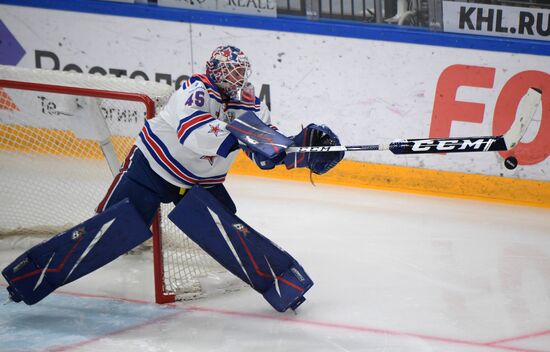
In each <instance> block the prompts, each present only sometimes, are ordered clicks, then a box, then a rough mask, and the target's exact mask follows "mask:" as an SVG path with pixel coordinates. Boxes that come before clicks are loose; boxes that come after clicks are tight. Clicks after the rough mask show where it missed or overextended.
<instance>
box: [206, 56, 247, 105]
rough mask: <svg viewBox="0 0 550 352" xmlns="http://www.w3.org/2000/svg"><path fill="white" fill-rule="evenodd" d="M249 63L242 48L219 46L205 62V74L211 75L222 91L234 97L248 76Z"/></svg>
mask: <svg viewBox="0 0 550 352" xmlns="http://www.w3.org/2000/svg"><path fill="white" fill-rule="evenodd" d="M250 72H251V71H250V63H249V61H248V58H247V57H246V55H245V54H244V53H243V52H242V50H240V49H238V48H235V47H233V46H220V47H218V48H216V49H215V50H214V52H213V53H212V56H211V57H210V60H208V61H207V62H206V74H207V75H209V76H211V77H212V78H213V79H214V81H215V82H216V85H217V86H218V87H219V88H220V89H221V90H222V93H224V94H225V95H227V96H228V97H230V98H233V97H235V96H236V95H237V94H238V92H239V91H240V90H241V89H242V88H243V87H244V86H245V85H246V83H247V81H248V77H250Z"/></svg>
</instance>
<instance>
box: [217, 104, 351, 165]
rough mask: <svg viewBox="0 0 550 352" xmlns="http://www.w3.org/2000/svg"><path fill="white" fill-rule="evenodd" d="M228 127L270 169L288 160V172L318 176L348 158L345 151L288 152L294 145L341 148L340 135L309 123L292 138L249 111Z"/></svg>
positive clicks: (322, 126) (286, 163) (325, 127)
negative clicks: (305, 170)
mask: <svg viewBox="0 0 550 352" xmlns="http://www.w3.org/2000/svg"><path fill="white" fill-rule="evenodd" d="M227 128H228V130H229V131H231V133H232V134H233V135H235V137H236V138H237V139H239V141H240V142H241V143H242V144H243V145H244V146H245V147H244V148H243V149H245V150H246V149H249V150H251V151H253V152H254V153H255V154H254V155H255V156H261V157H262V159H261V161H260V162H265V164H266V165H267V166H271V165H273V164H274V165H277V164H278V163H281V161H284V163H285V165H286V167H287V168H288V169H293V168H300V167H307V168H309V169H310V170H311V171H312V172H314V173H316V174H324V173H326V172H327V171H329V170H330V169H331V168H333V167H334V166H336V165H337V164H338V163H339V162H340V161H341V160H342V159H343V157H344V152H329V153H315V152H306V153H290V154H287V153H286V149H287V148H288V147H290V146H312V145H313V146H318V145H341V144H340V141H339V139H338V136H336V134H335V133H334V132H333V131H332V130H331V129H330V128H329V127H327V126H324V125H321V126H319V125H316V124H309V125H308V126H307V127H306V128H304V129H303V130H302V131H301V132H300V133H298V134H297V135H296V136H294V137H291V138H288V137H286V136H284V135H282V134H281V133H279V132H277V131H275V130H273V129H272V128H271V127H269V126H268V125H267V124H265V123H264V122H263V121H261V120H260V118H258V116H257V115H256V114H254V113H252V112H247V113H245V114H243V115H241V116H240V117H239V118H237V119H235V120H234V121H232V122H231V123H229V124H228V126H227ZM266 159H267V161H266ZM257 163H258V162H257ZM274 165H273V166H272V167H274ZM260 167H262V166H261V165H260ZM265 168H268V167H265Z"/></svg>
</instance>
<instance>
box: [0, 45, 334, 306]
mask: <svg viewBox="0 0 550 352" xmlns="http://www.w3.org/2000/svg"><path fill="white" fill-rule="evenodd" d="M249 75H250V64H249V61H248V58H247V56H246V55H245V54H244V53H243V51H241V50H240V49H238V48H236V47H233V46H220V47H218V48H216V49H215V50H214V51H213V53H212V55H211V57H210V59H209V60H208V61H207V63H206V72H205V74H195V75H193V76H191V77H190V78H189V79H188V80H187V81H186V82H184V83H183V84H182V86H181V88H180V89H178V90H177V91H176V92H174V94H173V95H172V96H171V98H170V100H169V102H168V103H167V105H166V106H165V108H164V109H163V110H162V111H161V112H160V113H159V114H158V115H157V116H155V117H154V118H153V119H150V120H148V121H146V122H145V124H144V126H143V128H142V129H141V132H140V133H139V135H138V137H137V138H136V142H135V145H134V147H133V148H132V150H131V151H130V152H129V154H128V155H127V157H126V160H125V161H124V162H123V164H122V165H121V168H120V171H119V173H118V174H117V175H116V177H115V178H114V180H113V182H112V184H111V186H110V187H109V189H108V191H107V194H106V195H105V197H104V199H103V200H102V201H101V202H100V204H99V205H98V207H97V209H96V212H97V215H96V216H94V217H92V218H91V219H89V220H87V221H84V222H83V223H81V224H79V225H78V226H75V227H73V228H71V229H69V230H67V231H65V232H63V233H60V234H58V235H56V236H54V237H53V238H51V239H49V240H47V241H45V242H43V243H41V244H38V245H36V246H35V247H33V248H31V249H29V250H28V251H26V252H25V253H23V254H22V255H21V256H19V257H18V258H16V259H15V260H14V261H13V262H12V263H11V264H10V265H8V266H7V267H6V268H5V269H4V270H3V271H2V274H3V276H4V277H5V279H6V280H7V282H8V284H9V286H8V288H7V290H8V291H9V294H10V298H11V299H12V300H13V301H15V302H19V301H24V302H25V303H27V304H29V305H32V304H35V303H37V302H39V301H40V300H41V299H43V298H44V297H46V296H47V295H48V294H50V293H51V292H53V291H54V290H55V289H57V288H58V287H60V286H62V285H65V284H67V283H69V282H72V281H74V280H76V279H78V278H80V277H82V276H84V275H86V274H88V273H90V272H92V271H94V270H96V269H98V268H100V267H102V266H104V265H105V264H107V263H109V262H111V261H112V260H114V259H116V258H117V257H119V256H120V255H122V254H124V253H126V252H127V251H129V250H131V249H132V248H134V247H136V246H137V245H139V244H140V243H142V242H143V241H145V240H147V239H149V238H150V237H151V232H150V230H149V228H150V225H151V223H152V221H153V218H154V216H155V213H156V211H157V209H158V208H159V206H160V204H161V203H174V204H175V205H176V207H175V209H174V210H173V211H172V212H171V213H170V215H169V218H170V219H171V221H172V222H174V223H175V224H176V225H177V226H178V227H179V228H181V229H182V230H183V231H184V232H185V233H186V234H187V235H188V236H189V237H190V238H191V239H192V240H193V241H195V242H196V243H197V244H198V245H199V246H200V247H201V248H203V249H204V250H205V251H206V252H207V253H208V254H210V255H211V256H212V257H213V258H214V259H215V260H217V261H218V262H219V263H220V264H221V265H223V266H224V267H225V268H227V269H228V270H229V271H230V272H231V273H233V274H234V275H236V276H237V277H239V278H240V279H241V280H243V281H244V282H246V283H247V284H248V285H250V287H252V288H253V289H254V290H256V291H258V292H259V293H260V294H262V295H263V297H264V298H265V299H266V300H267V301H268V303H269V304H271V305H272V306H273V308H275V309H276V310H277V311H281V312H284V311H286V310H287V309H288V308H291V309H296V308H297V307H298V306H299V305H300V304H301V303H302V302H303V301H304V300H305V298H304V294H305V293H306V292H307V291H308V290H309V289H310V288H311V287H312V285H313V281H312V280H311V278H310V277H309V276H308V275H307V273H306V271H305V270H304V269H303V268H302V266H301V265H300V264H299V263H298V261H297V260H296V259H294V258H293V257H292V256H291V255H290V254H289V253H287V252H286V251H284V250H283V249H281V248H280V247H279V246H277V245H275V244H274V243H272V242H271V241H270V240H269V239H267V238H266V237H264V236H262V235H261V234H260V233H258V232H257V231H256V230H254V229H253V228H251V227H250V226H249V225H248V224H246V223H245V222H244V221H243V220H241V219H240V218H239V217H238V216H237V215H236V212H237V208H236V206H235V204H234V202H233V201H232V199H231V197H230V195H229V193H228V192H227V190H226V189H225V187H224V185H223V182H224V180H225V177H226V174H227V172H228V171H229V168H230V167H231V164H232V163H233V161H234V160H235V157H236V155H237V153H238V151H239V150H241V149H242V150H244V152H245V153H246V154H247V156H248V157H249V158H250V159H251V160H253V161H254V162H255V163H256V164H257V165H258V167H260V168H261V169H272V168H274V167H275V166H277V165H285V166H286V168H287V169H293V168H304V167H305V168H309V169H310V170H311V172H312V173H316V174H323V173H326V172H328V171H329V170H330V169H332V168H333V167H335V166H336V165H337V164H338V163H339V162H340V161H341V160H342V158H343V157H344V152H343V151H336V152H328V153H309V152H301V153H287V152H286V150H287V148H288V147H291V146H292V147H308V146H319V145H322V146H339V145H340V142H339V139H338V137H337V136H336V134H334V132H333V131H332V130H331V129H330V128H328V127H327V126H319V125H316V124H309V125H308V126H306V127H305V128H304V129H303V130H302V131H300V132H299V133H298V134H297V135H296V136H293V137H286V136H284V135H283V134H281V133H279V132H278V131H277V130H276V129H275V128H274V127H273V126H271V125H270V113H269V110H268V108H267V106H266V105H265V104H264V103H263V102H261V101H260V99H259V98H258V97H256V96H255V94H254V89H253V86H252V85H251V84H250V83H248V81H247V80H248V77H249Z"/></svg>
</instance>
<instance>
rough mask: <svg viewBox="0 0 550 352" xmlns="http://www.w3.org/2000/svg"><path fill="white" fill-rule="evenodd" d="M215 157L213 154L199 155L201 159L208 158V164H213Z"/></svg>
mask: <svg viewBox="0 0 550 352" xmlns="http://www.w3.org/2000/svg"><path fill="white" fill-rule="evenodd" d="M215 158H216V156H213V155H203V156H201V159H203V160H208V162H209V163H210V166H212V165H214V159H215Z"/></svg>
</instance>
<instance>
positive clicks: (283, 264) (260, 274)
mask: <svg viewBox="0 0 550 352" xmlns="http://www.w3.org/2000/svg"><path fill="white" fill-rule="evenodd" d="M168 217H169V218H170V220H172V222H174V224H176V225H177V226H178V227H179V228H180V229H181V230H183V231H184V232H185V234H186V235H187V236H189V238H191V239H192V240H193V241H194V242H195V243H197V244H198V245H199V246H200V247H201V248H202V249H204V250H205V251H206V252H207V253H208V254H210V255H211V256H212V257H213V258H214V259H215V260H216V261H217V262H218V263H220V264H221V265H222V266H223V267H225V268H226V269H227V270H229V271H230V272H231V273H233V274H234V275H236V276H237V277H239V278H240V279H241V280H243V281H244V282H246V283H247V284H249V285H250V286H252V288H254V289H255V290H256V291H258V292H259V293H261V294H262V295H263V296H264V298H265V299H266V300H267V301H268V302H269V303H270V304H271V305H272V306H273V308H275V309H276V310H277V311H279V312H284V311H286V310H287V309H288V308H291V309H296V308H297V307H298V305H300V304H301V303H302V302H303V301H304V300H305V298H304V294H305V293H306V291H307V290H309V289H310V288H311V286H312V285H313V281H312V280H311V279H310V278H309V276H308V275H307V274H306V272H305V271H304V269H303V268H302V267H301V266H300V264H298V262H297V261H296V260H295V259H294V258H293V257H292V256H291V255H290V254H288V253H287V252H286V251H284V250H283V249H281V248H280V247H278V246H277V245H276V244H274V243H273V242H271V241H270V240H269V239H267V238H266V237H264V236H262V235H261V234H259V233H258V232H256V231H255V230H254V229H252V228H251V227H250V226H248V225H247V224H246V223H245V222H244V221H242V220H241V219H240V218H238V217H237V216H236V215H234V214H232V213H231V212H230V211H228V210H227V208H226V207H224V206H223V205H221V204H220V203H219V201H218V200H217V199H216V198H215V197H213V196H212V195H211V194H210V193H209V192H208V191H206V190H204V189H203V188H201V187H198V186H195V187H193V188H192V189H191V190H190V191H188V192H187V193H186V195H185V196H184V197H183V199H182V200H181V201H180V202H179V203H178V205H177V206H176V208H175V209H174V210H173V211H172V212H171V213H170V214H169V215H168Z"/></svg>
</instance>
